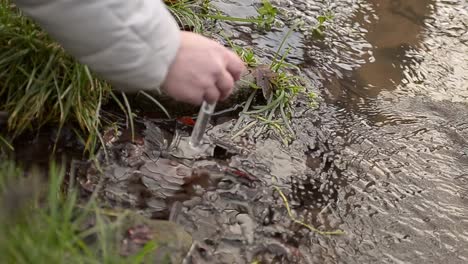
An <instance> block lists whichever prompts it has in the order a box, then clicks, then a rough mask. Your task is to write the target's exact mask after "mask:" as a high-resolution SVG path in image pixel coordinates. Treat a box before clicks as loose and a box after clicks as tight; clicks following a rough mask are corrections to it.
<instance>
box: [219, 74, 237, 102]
mask: <svg viewBox="0 0 468 264" xmlns="http://www.w3.org/2000/svg"><path fill="white" fill-rule="evenodd" d="M216 86H217V88H218V90H219V92H220V95H219V99H220V100H224V99H226V98H228V97H229V95H230V94H231V92H232V89H233V88H234V78H233V77H232V75H231V73H229V72H228V71H227V70H224V71H222V73H221V75H220V76H219V78H218V80H217V81H216Z"/></svg>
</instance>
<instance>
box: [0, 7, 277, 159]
mask: <svg viewBox="0 0 468 264" xmlns="http://www.w3.org/2000/svg"><path fill="white" fill-rule="evenodd" d="M169 2H170V3H169ZM268 4H269V2H267V1H264V3H263V6H262V8H263V9H262V8H260V9H259V17H258V18H256V19H255V18H234V17H228V16H222V15H220V13H219V11H217V10H216V9H215V8H214V7H213V6H211V5H210V2H209V1H208V0H205V1H202V2H201V3H200V2H199V1H195V0H177V1H168V8H169V10H170V11H171V13H172V14H173V15H174V17H175V18H176V20H177V21H178V22H179V25H180V27H181V28H183V29H189V30H192V31H194V32H197V33H206V31H207V28H206V27H205V25H206V24H209V23H212V22H213V21H211V22H210V21H208V20H210V18H211V19H213V20H216V21H217V20H225V21H238V22H248V23H263V24H265V23H267V24H268V23H269V22H268V21H272V19H274V17H272V16H274V15H276V13H272V12H273V11H274V8H273V7H272V6H271V4H270V5H268ZM264 18H265V19H266V18H267V20H268V21H266V20H265V19H264ZM0 83H1V86H0V111H5V112H8V113H9V119H8V124H7V129H6V131H3V132H4V134H3V135H2V138H1V142H0V143H1V144H2V145H1V146H3V147H5V146H7V147H8V148H9V147H11V146H10V145H6V144H5V142H8V141H10V142H11V141H13V140H14V139H15V138H17V137H18V136H19V135H21V134H22V133H24V132H25V131H36V130H38V129H40V128H41V127H42V126H43V125H45V124H51V123H52V124H54V123H55V124H57V126H58V127H59V128H61V127H63V126H64V125H65V124H66V123H72V124H73V126H74V127H75V131H76V134H77V135H78V138H80V139H81V141H82V143H83V144H84V146H85V151H86V152H87V153H89V154H90V155H91V157H92V155H93V154H94V153H95V151H96V150H97V149H98V148H100V147H103V146H104V142H103V139H102V136H101V131H102V130H103V128H104V127H105V126H106V125H108V124H110V123H111V122H107V121H108V120H106V119H104V118H103V111H104V110H103V107H104V106H105V105H106V104H107V103H109V102H113V103H114V104H117V105H118V106H119V107H120V109H121V110H122V111H123V112H124V113H125V114H126V116H128V120H129V121H130V122H127V123H128V124H129V125H130V126H131V128H132V129H133V117H134V114H133V113H132V110H131V109H132V108H131V106H130V105H129V104H128V100H127V98H126V97H125V95H123V96H121V97H118V96H116V95H115V94H113V91H112V87H111V86H110V85H108V84H107V83H106V82H104V81H102V80H100V79H99V78H97V77H96V76H95V75H94V74H92V73H91V71H90V70H89V69H88V67H86V66H85V65H82V64H80V63H78V62H77V61H76V60H74V59H73V58H72V57H71V56H69V55H68V54H67V53H66V51H64V50H63V49H62V48H61V47H60V46H59V45H58V44H57V43H56V42H54V41H53V40H52V39H51V38H50V37H49V36H48V35H47V34H46V33H45V32H44V31H43V30H42V29H41V28H40V27H39V26H38V25H37V24H36V23H34V22H33V21H32V20H31V19H29V18H27V17H25V16H23V15H22V14H21V12H20V11H19V10H17V9H16V8H15V7H14V5H12V4H11V3H10V1H7V0H4V1H1V2H0ZM144 96H145V97H150V98H149V99H150V100H151V101H152V102H154V103H155V104H156V105H157V107H160V108H162V109H163V111H164V113H166V115H167V116H170V115H169V112H168V111H167V110H166V109H164V107H163V106H162V105H161V104H160V103H159V102H158V101H157V100H156V99H155V98H152V97H151V96H149V95H148V94H144ZM119 98H122V99H119ZM0 133H2V131H0Z"/></svg>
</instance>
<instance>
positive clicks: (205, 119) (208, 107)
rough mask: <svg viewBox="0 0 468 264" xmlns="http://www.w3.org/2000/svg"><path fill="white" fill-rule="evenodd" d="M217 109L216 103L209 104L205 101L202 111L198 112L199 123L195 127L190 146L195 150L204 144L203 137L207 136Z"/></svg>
mask: <svg viewBox="0 0 468 264" xmlns="http://www.w3.org/2000/svg"><path fill="white" fill-rule="evenodd" d="M215 107H216V102H215V103H211V104H209V103H207V102H206V101H203V104H202V106H201V107H200V111H199V112H198V117H197V121H196V122H195V126H194V127H193V131H192V135H191V138H190V145H191V146H192V147H194V148H198V147H199V146H200V144H201V143H202V139H203V135H204V134H205V130H206V126H207V125H208V123H209V122H210V118H211V115H212V114H213V112H214V110H215Z"/></svg>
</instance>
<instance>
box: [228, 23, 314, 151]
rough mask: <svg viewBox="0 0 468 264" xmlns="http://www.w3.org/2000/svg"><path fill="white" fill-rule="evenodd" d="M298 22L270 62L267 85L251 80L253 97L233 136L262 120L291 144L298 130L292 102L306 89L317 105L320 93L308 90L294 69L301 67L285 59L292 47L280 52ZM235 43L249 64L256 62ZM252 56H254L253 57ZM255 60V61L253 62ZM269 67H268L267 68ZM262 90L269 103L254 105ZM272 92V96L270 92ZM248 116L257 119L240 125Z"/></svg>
mask: <svg viewBox="0 0 468 264" xmlns="http://www.w3.org/2000/svg"><path fill="white" fill-rule="evenodd" d="M294 29H295V26H294V27H292V28H291V29H290V30H289V31H288V32H287V34H286V35H285V36H284V38H283V39H282V41H281V44H280V46H279V47H278V50H277V51H276V52H275V55H274V57H273V59H272V61H271V63H270V64H269V66H268V70H267V71H270V72H269V73H268V72H267V73H266V74H265V75H268V76H269V77H268V78H267V79H268V80H267V82H268V84H267V86H268V87H266V86H265V83H264V84H263V87H259V85H258V83H251V84H250V86H251V87H252V88H253V89H254V91H253V92H252V94H251V97H249V99H248V100H247V102H246V104H245V106H244V109H243V111H242V112H241V113H240V117H239V119H238V120H237V123H236V124H235V125H234V129H233V134H234V135H233V136H232V138H235V137H237V136H239V135H241V134H242V133H244V132H246V131H247V130H249V129H251V128H253V127H254V126H255V125H256V124H261V125H263V126H266V127H268V128H270V129H272V130H273V131H276V132H277V134H278V135H279V136H280V137H281V138H282V140H283V143H284V144H288V143H289V142H290V141H291V140H292V139H294V130H293V129H292V127H291V125H290V119H291V116H292V111H293V110H292V109H293V107H292V106H291V104H292V103H293V101H294V100H295V98H297V96H298V95H299V94H300V93H306V94H307V98H308V100H309V106H310V107H315V106H316V101H315V100H316V98H317V96H316V94H315V93H313V92H310V91H309V92H308V91H307V89H306V87H305V86H303V85H302V84H301V81H302V78H301V77H300V76H299V75H294V74H293V73H292V72H293V71H296V72H299V73H300V69H299V68H298V67H297V66H295V65H292V64H290V63H287V62H286V61H285V59H286V57H287V55H288V53H289V51H290V48H287V49H286V51H285V52H284V53H283V54H282V55H281V56H280V51H281V50H282V48H283V46H284V44H285V43H286V40H287V39H288V38H289V36H290V34H291V33H292V32H293V31H294ZM229 43H230V44H231V46H233V47H234V49H235V50H237V52H238V54H244V56H241V58H242V59H243V60H244V61H245V62H246V63H247V64H248V63H249V62H252V61H254V62H255V64H254V66H256V65H257V64H256V61H257V60H256V58H255V57H254V55H250V54H249V56H246V55H245V54H247V53H246V52H244V53H242V52H243V51H244V50H243V49H242V48H241V47H237V46H235V45H234V44H232V42H229ZM250 56H253V58H251V57H250ZM252 64H253V63H252ZM264 71H265V70H264ZM259 90H263V95H264V96H265V98H264V99H266V100H267V101H266V104H265V105H256V106H252V105H251V104H252V102H253V99H254V97H255V95H256V93H257V92H258V91H259ZM268 94H269V96H267V95H268ZM246 117H250V119H252V118H253V119H255V121H253V122H250V123H249V124H248V125H246V126H245V127H242V128H240V130H239V127H240V124H241V123H242V122H243V121H244V119H245V118H246Z"/></svg>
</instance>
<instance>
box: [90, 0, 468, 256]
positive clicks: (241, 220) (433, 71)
mask: <svg viewBox="0 0 468 264" xmlns="http://www.w3.org/2000/svg"><path fill="white" fill-rule="evenodd" d="M255 3H256V1H250V0H242V1H238V0H236V1H234V0H232V1H228V0H226V1H222V2H220V1H218V2H216V1H215V2H214V4H215V5H216V6H217V7H219V8H220V9H221V10H222V11H224V12H225V13H227V14H228V15H232V16H238V17H246V16H250V15H251V16H254V15H256V11H255ZM273 4H275V5H277V6H278V7H279V8H280V10H282V11H284V12H286V13H287V14H286V15H284V16H282V19H281V21H282V22H280V25H279V26H277V27H274V28H273V30H272V31H271V32H268V33H265V34H260V33H255V32H256V31H255V30H254V29H253V28H252V27H250V26H247V25H245V26H238V24H236V25H234V24H233V25H230V24H222V25H223V28H224V30H225V31H226V32H229V33H230V34H231V35H233V38H234V39H235V41H236V43H238V44H240V45H245V46H250V47H253V48H254V50H255V52H256V54H257V55H260V56H261V57H262V58H263V59H265V60H266V61H267V60H268V59H271V56H272V54H273V53H274V51H275V50H276V49H277V47H278V46H279V45H280V43H281V40H282V38H283V37H284V35H285V34H286V32H287V29H288V28H287V26H286V25H289V24H290V23H291V21H293V20H294V19H298V20H301V21H303V22H305V26H307V25H314V23H315V17H317V15H319V14H321V13H322V12H323V11H325V10H329V11H331V12H332V13H333V14H334V15H335V18H334V19H333V20H332V21H331V23H330V26H329V28H328V29H327V30H326V36H325V38H324V39H322V40H319V39H316V38H313V37H312V36H310V34H307V32H310V29H307V28H304V29H303V31H300V32H295V33H293V34H292V35H291V37H290V38H289V39H288V41H287V43H288V44H289V45H290V46H291V48H292V49H291V52H290V55H289V56H288V59H287V60H288V61H289V62H291V63H294V64H296V65H298V66H299V67H300V68H301V69H302V71H303V73H304V74H305V75H306V76H307V77H308V78H309V79H310V81H311V83H312V87H311V89H313V90H314V91H316V92H317V93H318V94H319V95H320V97H321V98H322V99H323V100H322V102H320V106H319V108H318V109H315V110H313V109H308V108H307V107H306V105H305V104H301V101H300V100H299V101H298V103H297V105H296V110H297V114H296V116H295V117H294V119H293V124H292V127H293V129H294V130H295V131H296V136H297V139H296V140H295V141H294V142H293V143H292V144H291V145H289V146H284V145H282V144H281V143H280V141H278V139H275V138H256V139H253V138H251V137H246V136H244V137H240V138H237V139H236V140H230V134H229V133H228V132H229V131H231V130H232V127H233V125H234V122H235V121H234V120H230V119H229V118H227V119H224V120H222V119H219V120H217V119H215V121H216V124H215V126H214V127H212V128H211V129H210V130H209V131H208V136H209V137H210V138H212V139H213V140H215V142H218V143H219V144H218V145H219V146H221V147H217V148H216V149H214V150H213V149H207V153H208V154H207V156H208V157H211V156H213V153H214V158H202V159H198V160H196V161H193V160H192V161H190V162H187V161H182V160H178V161H174V160H172V161H170V160H169V158H168V156H170V155H172V156H174V155H181V156H183V153H182V154H181V153H179V152H177V153H174V152H170V151H169V152H168V149H169V148H168V145H169V144H170V143H171V140H170V139H169V140H165V138H166V139H167V138H168V136H167V133H166V132H164V131H163V130H160V128H163V127H167V126H168V125H167V124H164V123H163V122H159V123H158V122H146V123H145V124H146V130H145V131H146V132H145V134H144V137H143V141H142V142H144V143H145V144H143V143H142V144H140V145H138V144H136V145H133V144H123V145H118V146H116V147H114V148H113V149H112V150H113V152H112V155H111V158H114V160H115V161H116V162H115V164H113V165H111V166H109V167H107V168H105V169H106V172H107V173H108V174H106V175H107V176H108V177H107V179H108V181H107V182H106V184H105V196H106V197H107V198H109V199H111V200H113V201H114V202H117V203H119V204H124V205H126V206H129V207H135V208H138V209H140V211H141V212H142V213H144V214H146V215H148V216H153V217H162V218H164V217H166V218H167V217H169V218H170V220H171V221H175V222H177V223H179V224H180V225H182V226H184V227H185V229H186V230H187V231H188V232H189V233H191V234H192V236H193V238H194V240H195V243H194V246H193V247H192V250H191V251H190V252H189V254H188V256H187V258H186V263H252V262H253V261H255V260H257V261H259V263H441V262H446V263H468V104H467V103H468V25H467V24H468V1H466V0H405V1H403V0H393V1H392V0H367V1H364V0H353V1H345V0H339V1H324V0H320V1H312V0H300V1H290V0H277V1H274V2H273ZM171 124H172V123H171ZM169 126H170V124H169ZM172 132H174V131H172ZM165 133H166V134H165ZM178 133H179V134H180V135H182V139H183V138H184V135H185V136H187V135H188V133H189V132H188V131H187V130H185V131H184V130H180V131H178ZM249 133H250V132H249ZM254 133H255V129H253V131H252V132H251V133H250V135H251V134H254ZM169 138H171V137H169ZM173 142H175V143H174V144H177V142H176V141H173ZM181 142H183V140H182V141H181ZM226 142H228V144H227V143H226ZM221 143H225V145H223V144H221ZM226 144H227V145H226ZM143 145H144V147H143ZM224 149H227V150H232V149H235V150H236V151H232V152H233V153H226V151H225V150H224ZM162 150H164V151H162ZM210 151H211V152H210ZM210 153H211V154H210ZM135 167H138V173H137V175H136V174H134V173H133V171H134V168H135ZM193 168H198V173H196V175H195V177H190V179H188V178H187V175H189V174H191V169H193ZM229 169H234V170H233V171H229ZM189 181H190V182H192V184H191V187H190V189H184V188H185V187H184V188H183V187H181V186H182V185H184V184H186V183H187V182H189ZM91 182H92V180H91ZM276 188H279V189H280V190H281V194H284V195H285V197H286V198H287V200H288V206H289V207H290V208H291V213H292V215H293V216H294V217H295V218H297V219H299V220H300V221H302V222H303V223H305V224H307V225H310V226H314V227H316V228H318V229H320V230H322V231H334V230H342V231H344V234H342V235H326V234H320V233H318V232H315V231H313V230H310V229H309V228H307V227H305V226H304V225H301V224H298V223H295V222H294V221H292V219H291V217H290V216H289V214H288V210H287V207H286V204H285V202H284V201H283V199H282V198H281V195H280V193H279V192H278V191H277V189H276ZM182 190H183V192H181V191H182ZM181 193H183V194H184V195H180V194H181Z"/></svg>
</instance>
